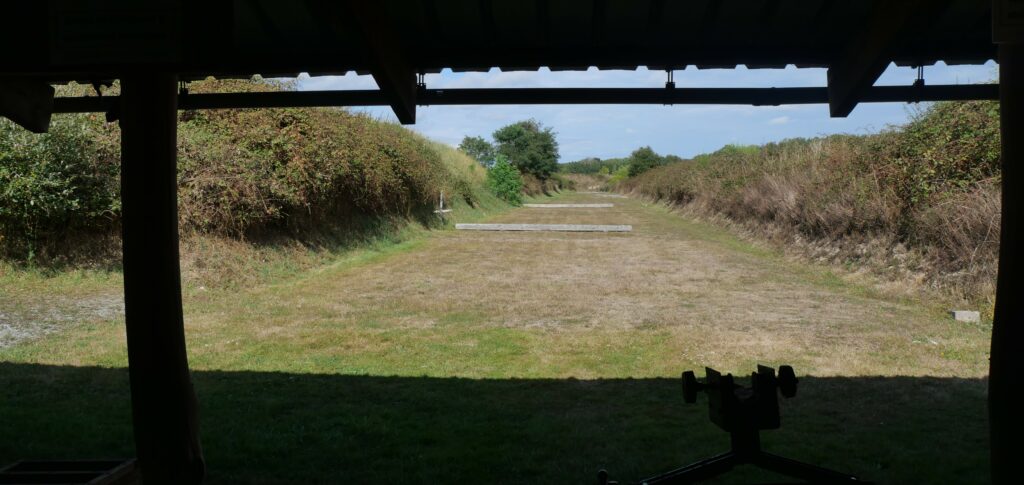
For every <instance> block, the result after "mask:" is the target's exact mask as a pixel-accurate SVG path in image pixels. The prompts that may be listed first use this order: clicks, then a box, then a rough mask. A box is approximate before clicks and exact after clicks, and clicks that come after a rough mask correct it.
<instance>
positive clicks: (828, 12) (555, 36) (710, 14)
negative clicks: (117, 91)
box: [0, 0, 995, 81]
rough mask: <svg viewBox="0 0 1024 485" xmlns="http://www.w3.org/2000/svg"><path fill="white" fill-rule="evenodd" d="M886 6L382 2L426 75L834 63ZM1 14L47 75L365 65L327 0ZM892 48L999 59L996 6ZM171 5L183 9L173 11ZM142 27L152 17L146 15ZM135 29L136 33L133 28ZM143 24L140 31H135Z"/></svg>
mask: <svg viewBox="0 0 1024 485" xmlns="http://www.w3.org/2000/svg"><path fill="white" fill-rule="evenodd" d="M890 1H891V0H847V1H843V0H675V1H673V0H386V6H387V13H388V14H389V16H390V18H389V19H388V22H389V28H390V30H391V32H389V35H393V36H395V37H397V38H398V39H399V40H400V46H401V48H402V50H403V53H404V55H405V56H406V58H407V60H408V62H409V63H410V64H412V66H413V67H414V68H415V69H416V70H418V71H421V72H428V73H432V72H439V71H440V70H442V69H444V68H451V69H453V70H455V71H465V70H487V69H490V68H494V67H496V68H500V69H502V70H503V71H508V70H536V69H538V68H541V67H548V68H550V69H551V70H584V69H587V68H589V67H592V66H593V67H597V68H599V69H636V68H637V67H639V66H646V67H648V68H652V69H665V68H674V69H682V68H685V67H686V66H690V65H693V66H697V67H698V68H734V67H737V66H740V65H743V66H746V67H749V68H766V67H784V66H786V65H796V66H798V67H828V66H829V65H830V64H832V63H833V62H835V61H836V60H837V59H839V58H840V57H841V56H842V55H843V53H844V52H845V50H846V49H848V48H849V46H850V45H851V42H854V41H855V39H856V38H857V37H858V36H859V35H860V34H861V33H862V32H863V31H864V29H865V28H866V26H867V25H869V24H870V22H871V20H872V18H873V17H875V16H879V15H885V12H886V4H887V3H890ZM23 3H24V5H21V6H18V7H14V10H15V14H13V15H7V16H6V17H5V18H4V19H3V20H0V39H2V42H3V43H4V45H8V46H10V45H17V46H19V48H17V49H8V50H7V51H6V52H5V59H4V64H3V65H0V72H7V73H17V74H38V75H42V76H45V77H47V78H48V79H49V80H51V81H60V80H69V79H88V78H94V77H96V76H102V75H111V74H116V72H117V70H118V69H119V68H123V67H124V66H126V65H132V64H133V63H136V62H143V63H147V64H154V65H164V66H172V67H174V68H175V70H178V71H179V72H181V73H182V74H183V75H185V76H186V77H189V76H191V77H205V76H206V75H221V76H228V75H232V76H249V75H252V74H262V75H264V76H293V75H296V74H297V73H299V72H310V73H311V74H314V75H318V74H343V73H346V72H349V71H357V72H360V73H365V72H368V71H369V69H370V63H369V62H368V59H367V49H366V48H365V46H364V44H363V39H362V36H361V35H359V32H357V29H354V28H352V26H351V25H346V22H347V19H345V18H340V17H339V15H338V14H337V12H338V11H339V10H338V9H337V3H338V2H330V1H326V0H305V1H296V0H234V1H231V0H207V1H199V0H162V1H150V2H134V1H126V0H125V1H119V0H86V1H70V0H69V1H59V0H52V1H49V2H23ZM925 4H926V7H923V8H922V9H921V15H918V16H917V17H916V18H914V19H913V21H912V22H911V23H910V24H909V25H907V27H906V28H905V29H904V30H905V31H904V32H903V33H902V34H901V35H900V38H899V39H898V41H897V42H895V43H894V44H893V48H892V52H891V55H890V60H891V61H893V62H896V63H897V64H899V65H931V64H934V63H936V62H938V61H944V62H946V63H948V64H960V63H970V64H981V63H984V62H986V61H988V60H990V59H993V58H994V57H995V46H994V45H993V44H992V40H991V22H990V17H991V2H990V1H989V0H934V1H929V2H925ZM167 12H173V15H172V16H171V17H170V18H173V19H174V21H173V22H168V21H167V20H166V19H167V18H168V16H167V15H166V13H167ZM147 22H148V23H147ZM129 26H134V28H129ZM140 26H142V27H140Z"/></svg>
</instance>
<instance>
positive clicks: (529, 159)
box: [493, 119, 558, 180]
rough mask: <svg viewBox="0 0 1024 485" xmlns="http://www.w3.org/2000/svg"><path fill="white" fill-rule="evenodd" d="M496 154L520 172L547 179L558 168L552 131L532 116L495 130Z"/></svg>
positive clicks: (556, 146)
mask: <svg viewBox="0 0 1024 485" xmlns="http://www.w3.org/2000/svg"><path fill="white" fill-rule="evenodd" d="M493 136H494V142H495V154H496V155H497V154H500V155H504V156H505V157H506V158H508V160H509V162H511V163H512V165H514V166H515V167H516V168H518V169H519V171H520V172H522V173H524V174H530V175H533V176H535V177H537V178H539V179H541V180H547V179H548V178H550V177H551V174H552V173H554V172H556V171H557V170H558V141H557V140H556V139H555V132H554V130H552V129H551V128H550V127H545V126H544V125H542V124H541V123H540V122H539V121H537V120H534V119H529V120H524V121H519V122H516V123H513V124H511V125H508V126H505V127H503V128H500V129H498V130H497V131H495V132H494V135H493Z"/></svg>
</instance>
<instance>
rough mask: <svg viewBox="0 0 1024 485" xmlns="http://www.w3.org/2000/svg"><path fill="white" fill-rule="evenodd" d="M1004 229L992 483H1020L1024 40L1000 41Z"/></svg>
mask: <svg viewBox="0 0 1024 485" xmlns="http://www.w3.org/2000/svg"><path fill="white" fill-rule="evenodd" d="M999 93H1000V125H1001V132H1002V164H1003V167H1002V168H1003V195H1002V229H1001V233H1000V238H999V277H998V280H997V287H996V307H995V319H994V321H993V322H992V351H991V357H990V362H989V365H990V368H989V381H988V412H989V429H990V434H991V444H992V479H993V480H992V481H993V483H1007V484H1009V483H1020V482H1019V480H1020V466H1019V464H1018V462H1019V450H1020V447H1021V445H1022V444H1024V408H1021V405H1020V403H1021V401H1020V399H1019V398H1018V397H1015V396H1017V395H1018V394H1017V393H1018V392H1019V391H1020V390H1021V389H1022V388H1024V365H1022V364H1024V357H1022V355H1024V254H1022V253H1021V251H1024V190H1021V189H1022V184H1024V166H1022V164H1024V140H1022V138H1024V44H1021V43H1003V44H1000V45H999Z"/></svg>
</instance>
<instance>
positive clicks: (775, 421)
mask: <svg viewBox="0 0 1024 485" xmlns="http://www.w3.org/2000/svg"><path fill="white" fill-rule="evenodd" d="M705 373H706V376H707V377H706V378H705V382H703V383H701V382H699V381H697V378H696V376H694V374H693V371H686V372H683V379H682V381H683V400H684V401H685V402H687V403H690V404H692V403H695V402H697V393H698V392H704V393H706V394H707V395H708V412H709V414H710V417H711V422H713V423H715V424H716V425H718V427H720V428H722V429H723V430H725V431H729V432H733V431H753V430H761V429H777V428H778V427H779V425H780V419H779V397H778V393H781V394H782V395H783V397H786V398H791V397H794V396H796V385H797V382H798V379H797V378H796V374H795V373H794V372H793V368H792V367H790V366H788V365H783V366H780V367H779V375H778V376H777V377H776V375H775V369H773V368H771V367H767V366H763V365H758V366H757V371H756V372H754V373H753V374H751V386H750V387H743V386H740V385H738V384H736V383H735V381H734V379H733V376H732V374H726V375H724V376H723V375H722V374H721V373H720V372H718V371H716V370H714V369H712V368H710V367H706V368H705Z"/></svg>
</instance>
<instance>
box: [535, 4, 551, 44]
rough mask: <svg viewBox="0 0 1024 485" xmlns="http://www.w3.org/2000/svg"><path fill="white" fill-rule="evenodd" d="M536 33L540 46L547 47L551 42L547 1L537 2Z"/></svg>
mask: <svg viewBox="0 0 1024 485" xmlns="http://www.w3.org/2000/svg"><path fill="white" fill-rule="evenodd" d="M536 6H537V32H538V34H539V37H540V40H541V44H543V45H545V46H547V45H548V43H549V42H550V41H551V12H550V10H549V7H548V0H537V4H536Z"/></svg>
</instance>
